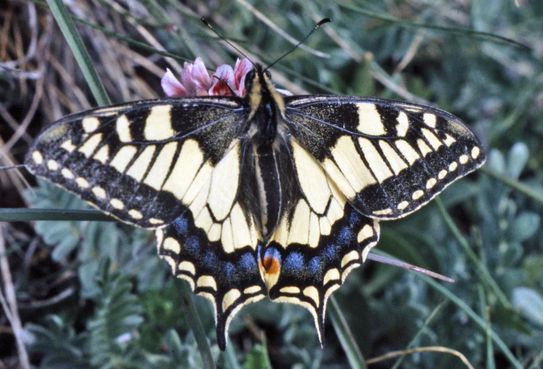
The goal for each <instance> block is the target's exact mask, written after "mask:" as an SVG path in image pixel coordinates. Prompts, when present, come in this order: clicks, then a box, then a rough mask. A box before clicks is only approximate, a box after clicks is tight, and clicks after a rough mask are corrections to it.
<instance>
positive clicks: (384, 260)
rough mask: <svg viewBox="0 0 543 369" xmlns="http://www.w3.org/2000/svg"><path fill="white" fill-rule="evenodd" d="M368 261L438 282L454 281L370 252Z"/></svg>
mask: <svg viewBox="0 0 543 369" xmlns="http://www.w3.org/2000/svg"><path fill="white" fill-rule="evenodd" d="M368 259H369V260H373V261H377V262H379V263H383V264H388V265H392V266H397V267H400V268H403V269H407V270H413V271H415V272H417V273H421V274H424V275H427V276H429V277H432V278H435V279H439V280H442V281H445V282H449V283H454V282H455V280H454V279H452V278H450V277H447V276H444V275H443V274H439V273H436V272H433V271H431V270H428V269H425V268H422V267H419V266H416V265H413V264H409V263H406V262H405V261H401V260H398V259H393V258H389V257H387V256H383V255H377V254H374V253H372V252H370V253H369V254H368Z"/></svg>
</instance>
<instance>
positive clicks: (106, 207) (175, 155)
mask: <svg viewBox="0 0 543 369" xmlns="http://www.w3.org/2000/svg"><path fill="white" fill-rule="evenodd" d="M245 117H246V109H245V108H244V106H243V105H242V102H241V100H240V99H238V98H228V97H220V98H215V97H202V98H186V99H161V100H149V101H138V102H133V103H127V104H122V105H117V106H111V107H106V108H97V109H92V110H89V111H85V112H82V113H78V114H73V115H70V116H67V117H65V118H63V119H61V120H59V121H57V122H55V123H54V124H52V125H51V126H50V127H49V128H47V129H46V130H45V131H44V132H43V133H42V134H41V135H40V136H39V137H38V139H37V140H36V141H35V142H34V144H33V146H32V147H31V149H30V150H29V154H28V156H27V158H26V165H27V167H28V168H29V170H30V171H32V172H33V173H35V174H37V175H39V176H42V177H45V178H47V179H49V180H50V181H52V182H54V183H56V184H58V185H60V186H62V187H64V188H66V189H68V190H70V191H72V192H75V193H76V194H78V195H80V196H81V197H82V198H83V199H84V200H86V201H88V202H90V203H91V204H93V205H94V206H96V207H98V208H99V209H101V210H103V211H105V212H107V213H110V214H112V215H114V216H115V217H117V218H119V219H120V220H122V221H125V222H128V223H132V224H136V225H138V226H141V227H146V228H156V227H158V226H162V225H164V224H168V223H171V222H172V221H173V220H175V218H177V217H178V216H179V214H180V213H181V212H182V211H184V210H185V208H186V207H187V206H191V205H192V203H193V202H194V201H195V200H201V199H199V198H196V196H195V195H194V193H196V192H198V190H199V189H200V188H201V187H202V186H203V187H205V186H206V185H207V186H210V184H209V182H211V179H210V178H211V177H210V176H211V172H213V171H215V169H216V166H218V165H219V162H220V161H221V160H222V159H223V157H225V156H227V154H228V153H230V152H232V153H233V154H232V155H233V156H234V157H233V158H232V159H233V161H235V160H237V157H236V156H237V155H239V147H237V146H236V142H234V141H235V138H236V137H237V136H238V134H239V130H240V125H241V124H240V123H241V122H243V121H244V120H245ZM228 164H229V165H231V167H230V168H225V169H226V170H228V169H230V170H236V168H237V169H238V171H239V164H238V165H237V166H236V165H235V163H233V162H230V163H228ZM215 172H216V173H217V172H218V171H215ZM223 174H224V171H223ZM235 179H236V180H237V178H235ZM229 185H230V186H231V188H229V189H231V190H233V193H234V195H235V193H236V192H237V191H236V187H237V184H236V183H230V184H229ZM208 190H209V189H208ZM209 191H212V189H211V190H209ZM215 192H217V193H216V194H215V198H216V197H218V195H220V193H219V192H220V191H215ZM210 196H213V195H211V194H210ZM229 199H230V200H232V197H229ZM215 202H217V201H215ZM196 205H197V206H200V204H199V203H198V204H196ZM196 205H194V207H197V206H196ZM228 205H230V206H231V205H232V204H231V203H230V204H227V205H226V207H228ZM192 210H195V211H198V210H199V209H193V208H191V211H192ZM219 210H220V211H219V212H220V213H225V212H226V210H225V209H219ZM196 215H198V214H195V216H196Z"/></svg>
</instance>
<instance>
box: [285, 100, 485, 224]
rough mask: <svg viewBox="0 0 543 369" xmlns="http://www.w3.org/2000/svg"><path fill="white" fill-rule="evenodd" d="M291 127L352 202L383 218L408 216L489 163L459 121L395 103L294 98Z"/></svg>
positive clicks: (435, 111) (287, 117)
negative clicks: (457, 180)
mask: <svg viewBox="0 0 543 369" xmlns="http://www.w3.org/2000/svg"><path fill="white" fill-rule="evenodd" d="M285 103H286V109H285V120H286V123H287V124H288V125H289V126H290V127H291V131H292V132H293V134H294V136H295V137H296V139H297V140H298V141H299V142H300V143H301V144H302V145H303V146H304V147H306V148H307V149H308V151H309V152H310V153H311V154H312V156H313V157H315V158H316V159H317V160H318V161H319V162H320V164H321V166H322V167H323V168H324V170H325V172H326V173H327V175H328V176H329V177H330V178H332V179H333V180H334V182H335V183H336V184H337V186H338V188H339V189H340V191H341V192H343V193H344V194H345V196H346V197H347V199H348V200H349V202H350V203H351V204H352V205H353V206H354V207H355V208H356V209H357V210H358V211H360V212H361V213H362V214H365V215H367V216H369V217H372V218H376V219H395V218H399V217H402V216H405V215H407V214H409V213H411V212H413V211H415V210H416V209H418V208H419V207H421V206H422V205H424V204H426V203H427V202H428V201H430V200H431V199H432V198H433V197H434V196H435V195H436V194H438V193H439V192H441V191H442V190H443V189H444V188H445V187H446V186H447V185H448V184H450V183H451V182H453V181H454V180H456V179H457V178H459V177H461V176H464V175H465V174H467V173H469V172H471V171H473V170H475V169H476V168H478V167H479V166H481V165H482V163H483V162H484V160H485V157H484V153H483V151H482V149H481V148H480V143H479V141H478V139H477V138H476V136H475V135H474V134H473V133H472V132H471V131H470V130H469V129H468V128H467V127H466V126H465V125H464V123H462V122H461V121H460V120H459V119H458V118H456V117H455V116H453V115H451V114H449V113H447V112H445V111H443V110H439V109H435V108H432V107H428V106H422V105H414V104H407V103H401V102H396V101H391V100H382V99H372V98H358V97H337V96H295V97H287V98H285Z"/></svg>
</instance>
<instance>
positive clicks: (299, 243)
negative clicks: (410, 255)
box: [259, 138, 379, 341]
mask: <svg viewBox="0 0 543 369" xmlns="http://www.w3.org/2000/svg"><path fill="white" fill-rule="evenodd" d="M283 151H286V152H289V153H290V164H291V165H292V167H293V168H292V173H293V175H294V178H296V183H295V184H293V185H294V186H295V188H296V189H297V190H296V191H295V192H294V193H292V194H291V197H290V198H289V199H288V202H289V203H290V204H291V205H290V206H289V207H287V208H286V209H285V211H284V212H283V215H282V217H281V219H280V222H279V224H278V226H277V227H276V229H275V232H274V233H273V234H272V236H271V238H270V240H269V241H268V243H267V244H266V247H265V248H259V255H260V260H261V263H262V264H263V266H261V268H262V267H263V270H265V272H264V273H263V279H264V280H265V282H266V284H267V286H268V290H269V296H270V298H271V299H272V300H275V301H278V302H290V303H295V304H299V305H302V306H303V307H305V308H306V309H308V310H309V312H310V313H311V314H312V315H313V318H314V321H315V325H316V328H317V332H318V333H319V338H320V339H321V341H322V338H323V327H324V315H325V312H326V302H327V300H328V298H329V296H330V295H331V293H332V292H333V291H335V290H336V289H337V288H338V287H339V286H340V285H341V284H343V282H344V281H345V279H346V277H347V275H348V274H349V272H350V271H351V270H352V269H353V268H355V267H357V266H359V265H360V264H361V263H362V262H363V261H364V260H365V258H366V256H367V253H368V252H369V250H370V249H371V248H372V247H373V246H375V245H376V243H377V241H378V239H379V224H378V222H377V221H375V220H373V219H370V218H368V217H366V216H364V215H362V214H360V213H359V212H357V211H356V210H355V209H354V208H353V207H352V206H351V205H350V204H349V203H348V202H347V199H346V198H345V196H344V195H343V194H342V193H341V192H340V191H339V190H338V189H337V187H336V185H335V183H334V182H333V181H332V180H331V179H330V178H329V177H328V176H327V175H326V173H325V171H324V170H323V169H322V168H321V167H320V165H319V163H318V161H317V160H316V159H315V158H314V157H312V156H311V154H310V153H309V152H308V151H307V150H306V149H305V148H304V147H302V146H301V145H300V144H299V143H298V142H297V141H296V140H295V139H294V138H291V140H290V142H289V144H288V147H287V148H284V150H283Z"/></svg>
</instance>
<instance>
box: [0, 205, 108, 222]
mask: <svg viewBox="0 0 543 369" xmlns="http://www.w3.org/2000/svg"><path fill="white" fill-rule="evenodd" d="M36 220H50V221H62V220H65V221H71V220H79V221H85V220H92V221H102V222H111V221H114V220H115V219H113V218H112V217H110V216H108V215H106V214H104V213H102V212H100V211H97V210H66V209H26V208H2V209H0V222H31V221H36Z"/></svg>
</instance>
